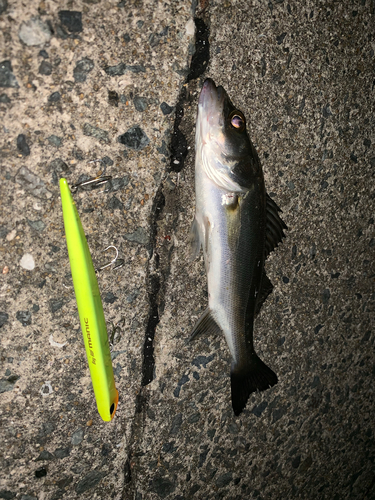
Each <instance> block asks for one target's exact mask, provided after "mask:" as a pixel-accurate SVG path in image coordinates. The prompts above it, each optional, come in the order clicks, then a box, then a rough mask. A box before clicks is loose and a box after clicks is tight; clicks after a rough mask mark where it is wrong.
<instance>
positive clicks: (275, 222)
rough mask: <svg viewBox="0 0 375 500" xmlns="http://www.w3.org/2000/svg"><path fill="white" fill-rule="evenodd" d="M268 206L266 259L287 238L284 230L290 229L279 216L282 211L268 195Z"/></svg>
mask: <svg viewBox="0 0 375 500" xmlns="http://www.w3.org/2000/svg"><path fill="white" fill-rule="evenodd" d="M266 198H267V206H266V212H267V213H266V216H267V223H266V246H265V252H266V258H267V257H268V256H269V254H270V253H271V252H272V250H274V249H275V248H276V247H277V245H278V244H279V243H280V242H281V240H282V239H283V238H285V234H284V229H288V228H287V226H286V224H285V222H284V221H283V220H282V219H281V217H280V216H279V212H281V209H280V208H279V207H278V206H277V205H276V203H275V202H274V201H273V199H272V198H271V197H270V196H269V195H268V194H267V195H266Z"/></svg>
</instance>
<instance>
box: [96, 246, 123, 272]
mask: <svg viewBox="0 0 375 500" xmlns="http://www.w3.org/2000/svg"><path fill="white" fill-rule="evenodd" d="M110 248H114V249H115V250H116V256H115V258H114V259H112V260H111V262H109V263H108V264H105V265H104V266H101V267H98V268H97V269H96V271H97V272H99V271H103V269H105V268H106V267H109V266H111V265H112V264H114V263H115V262H117V264H116V265H115V266H114V267H113V270H114V269H118V268H120V267H122V266H123V265H124V259H119V258H118V250H117V248H116V247H115V246H114V245H109V246H108V247H107V248H105V249H104V250H103V253H104V252H106V251H107V250H109V249H110Z"/></svg>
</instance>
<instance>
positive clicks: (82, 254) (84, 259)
mask: <svg viewBox="0 0 375 500" xmlns="http://www.w3.org/2000/svg"><path fill="white" fill-rule="evenodd" d="M60 193H61V203H62V209H63V217H64V226H65V235H66V244H67V247H68V254H69V261H70V268H71V271H72V278H73V285H74V292H75V295H76V300H77V306H78V314H79V318H80V322H81V328H82V333H83V340H84V343H85V348H86V354H87V361H88V364H89V368H90V374H91V380H92V385H93V388H94V393H95V399H96V405H97V407H98V412H99V414H100V416H101V418H102V419H103V420H104V421H105V422H109V421H111V420H112V418H113V417H114V415H115V412H116V408H117V403H118V392H117V389H116V386H115V379H114V376H113V368H112V360H111V354H110V351H109V343H108V335H107V328H106V324H105V319H104V313H103V306H102V301H101V298H100V292H99V287H98V281H97V279H96V275H95V269H94V266H93V263H92V259H91V254H90V250H89V247H88V245H87V241H86V236H85V233H84V231H83V227H82V224H81V220H80V218H79V215H78V212H77V208H76V206H75V203H74V200H73V197H72V194H71V192H70V189H69V186H68V183H67V181H66V179H60Z"/></svg>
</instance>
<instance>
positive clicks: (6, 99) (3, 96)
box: [0, 94, 12, 104]
mask: <svg viewBox="0 0 375 500" xmlns="http://www.w3.org/2000/svg"><path fill="white" fill-rule="evenodd" d="M0 102H1V103H3V104H9V103H10V102H12V101H11V100H10V99H9V97H8V96H7V95H6V94H1V95H0Z"/></svg>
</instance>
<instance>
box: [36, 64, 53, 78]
mask: <svg viewBox="0 0 375 500" xmlns="http://www.w3.org/2000/svg"><path fill="white" fill-rule="evenodd" d="M38 73H39V74H40V75H51V74H52V64H51V63H50V62H48V61H42V62H41V63H40V66H39V69H38Z"/></svg>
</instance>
